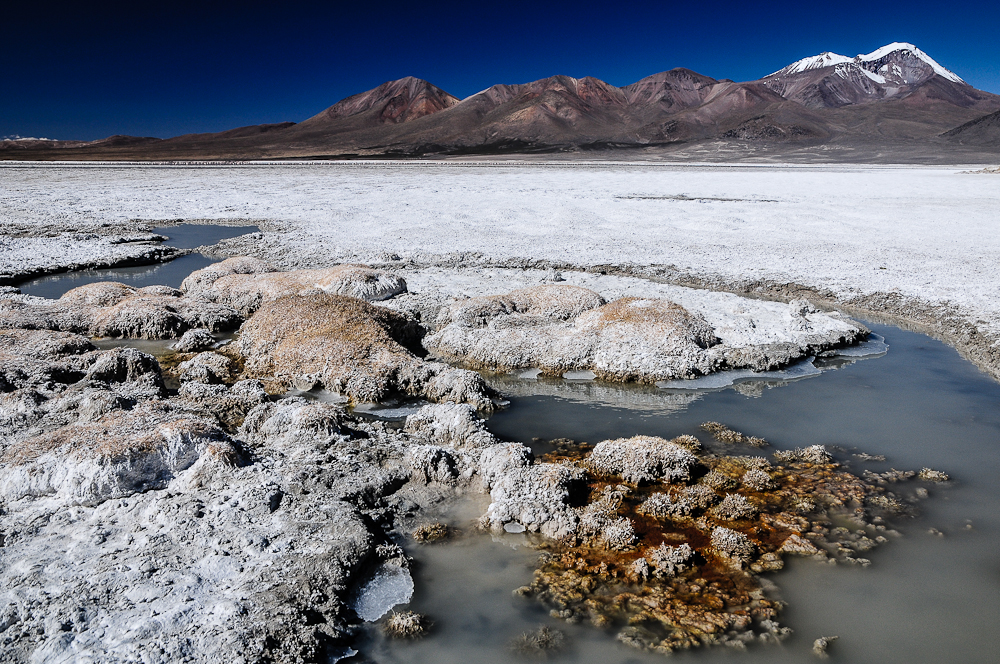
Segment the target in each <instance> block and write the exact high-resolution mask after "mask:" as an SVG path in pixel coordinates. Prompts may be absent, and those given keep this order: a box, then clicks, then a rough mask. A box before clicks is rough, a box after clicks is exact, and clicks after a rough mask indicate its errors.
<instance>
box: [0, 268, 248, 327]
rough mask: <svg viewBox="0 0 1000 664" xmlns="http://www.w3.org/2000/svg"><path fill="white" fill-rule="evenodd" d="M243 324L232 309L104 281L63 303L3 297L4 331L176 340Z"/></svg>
mask: <svg viewBox="0 0 1000 664" xmlns="http://www.w3.org/2000/svg"><path fill="white" fill-rule="evenodd" d="M240 322H241V318H240V316H239V315H238V314H237V313H236V312H235V311H234V310H233V309H231V308H230V307H228V306H225V305H221V304H216V303H214V302H210V301H209V300H206V299H203V298H191V297H185V296H184V294H183V293H181V291H179V290H176V289H174V288H167V287H165V286H147V287H145V288H133V287H132V286H127V285H125V284H120V283H115V282H108V281H105V282H97V283H93V284H87V285H85V286H80V287H78V288H74V289H72V290H70V291H67V292H66V293H65V294H64V295H63V296H62V297H61V298H59V299H58V300H49V299H46V298H40V297H32V296H28V295H21V294H17V293H8V294H3V295H0V328H7V329H12V328H21V329H33V330H61V331H64V332H76V333H80V334H89V335H91V336H98V337H129V338H133V339H171V338H176V337H179V336H181V335H182V334H184V333H185V332H186V331H188V330H190V329H193V328H204V329H207V330H210V331H212V332H221V331H226V330H232V329H235V328H236V327H238V326H239V324H240Z"/></svg>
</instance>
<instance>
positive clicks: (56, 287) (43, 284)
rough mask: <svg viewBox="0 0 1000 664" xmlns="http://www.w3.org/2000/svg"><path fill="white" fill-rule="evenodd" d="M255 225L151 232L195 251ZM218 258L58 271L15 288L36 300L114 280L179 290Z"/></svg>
mask: <svg viewBox="0 0 1000 664" xmlns="http://www.w3.org/2000/svg"><path fill="white" fill-rule="evenodd" d="M259 231H260V229H259V228H258V227H257V226H220V225H217V224H205V225H202V224H180V225H178V226H168V227H163V228H153V229H151V232H152V233H156V234H159V235H165V236H166V237H167V238H168V239H167V240H166V241H164V242H163V244H164V245H166V246H170V247H177V248H179V249H194V248H196V247H201V246H208V245H213V244H216V243H218V242H219V241H221V240H225V239H228V238H234V237H240V236H241V235H247V234H248V233H256V232H259ZM219 260H220V259H219V258H218V257H214V256H208V255H206V254H200V253H193V254H185V255H184V256H180V257H178V258H175V259H173V260H172V261H168V262H166V263H156V264H153V265H136V266H131V267H112V268H106V269H101V270H80V271H76V272H61V273H59V274H50V275H47V276H44V277H38V278H37V279H30V280H28V281H25V282H23V283H21V284H19V285H18V288H20V289H21V292H22V293H25V294H27V295H34V296H36V297H47V298H50V299H57V298H60V297H62V295H63V294H64V293H65V292H66V291H69V290H72V289H74V288H77V287H79V286H85V285H87V284H93V283H97V282H99V281H117V282H121V283H123V284H128V285H129V286H134V287H135V288H143V287H145V286H170V287H171V288H180V285H181V282H182V281H184V279H185V277H187V276H188V275H189V274H191V273H192V272H194V271H195V270H201V269H202V268H206V267H208V266H209V265H211V264H213V263H218V262H219Z"/></svg>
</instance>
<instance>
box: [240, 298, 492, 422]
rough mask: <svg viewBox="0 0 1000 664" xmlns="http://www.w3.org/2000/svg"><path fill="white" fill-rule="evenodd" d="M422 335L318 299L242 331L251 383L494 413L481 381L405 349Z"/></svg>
mask: <svg viewBox="0 0 1000 664" xmlns="http://www.w3.org/2000/svg"><path fill="white" fill-rule="evenodd" d="M418 335H419V328H418V327H417V325H416V322H415V321H414V320H413V319H412V318H410V317H408V316H405V315H403V314H399V313H396V312H395V311H392V310H389V309H385V308H383V307H377V306H374V305H372V304H369V303H368V302H365V301H363V300H359V299H357V298H353V297H347V296H343V295H329V294H326V293H316V294H314V295H307V296H300V295H294V296H286V297H282V298H279V299H277V300H273V301H269V302H265V303H264V304H263V306H262V307H261V308H260V310H258V311H257V313H255V314H254V315H253V316H252V317H251V318H250V319H249V320H247V322H246V323H245V324H244V325H243V328H242V331H241V335H240V341H239V349H240V352H241V353H242V354H243V356H244V357H245V371H246V374H247V376H249V377H255V378H272V379H277V380H278V381H282V382H284V383H287V384H293V385H305V386H312V385H315V384H320V385H323V386H324V387H325V388H327V389H328V390H333V391H336V392H339V393H341V394H344V395H346V396H348V397H349V398H351V399H352V400H354V401H368V402H374V401H381V400H384V399H385V398H386V397H388V396H390V395H391V394H394V393H402V394H407V395H411V396H422V397H425V398H427V399H428V400H431V401H455V402H465V403H470V404H472V405H474V406H475V407H476V408H479V409H481V410H492V408H493V403H492V401H491V400H490V397H489V393H490V390H489V388H487V386H486V384H485V383H484V382H483V380H482V378H481V377H480V376H479V375H478V374H476V373H474V372H471V371H466V370H463V369H453V368H451V367H449V366H447V365H445V364H442V363H439V362H426V361H424V360H421V359H419V358H417V357H416V356H415V355H413V353H412V352H410V351H409V350H408V349H407V346H409V347H413V346H415V345H416V344H417V340H418Z"/></svg>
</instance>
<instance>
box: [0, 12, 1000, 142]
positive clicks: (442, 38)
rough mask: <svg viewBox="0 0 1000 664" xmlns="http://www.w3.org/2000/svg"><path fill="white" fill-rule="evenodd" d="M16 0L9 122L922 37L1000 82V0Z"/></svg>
mask: <svg viewBox="0 0 1000 664" xmlns="http://www.w3.org/2000/svg"><path fill="white" fill-rule="evenodd" d="M11 4H13V3H8V4H7V5H6V6H5V8H4V10H3V11H2V12H0V85H2V87H0V137H4V136H33V137H45V138H58V139H80V140H93V139H97V138H104V137H106V136H110V135H113V134H127V135H133V136H157V137H163V138H165V137H168V136H176V135H180V134H186V133H193V132H212V131H222V130H225V129H231V128H233V127H239V126H244V125H251V124H261V123H268V122H284V121H293V122H298V121H301V120H304V119H306V118H308V117H310V116H312V115H315V114H316V113H318V112H320V111H321V110H323V109H324V108H326V107H328V106H330V105H332V104H334V103H335V102H337V101H338V100H340V99H342V98H344V97H347V96H350V95H352V94H355V93H358V92H363V91H365V90H369V89H371V88H374V87H376V86H378V85H379V84H381V83H383V82H385V81H388V80H393V79H397V78H402V77H404V76H416V77H418V78H423V79H426V80H428V81H430V82H431V83H433V84H434V85H437V86H438V87H440V88H443V89H444V90H446V91H448V92H450V93H451V94H453V95H455V96H457V97H460V98H464V97H467V96H469V95H471V94H475V93H476V92H478V91H480V90H482V89H485V88H487V87H489V86H490V85H493V84H495V83H524V82H528V81H533V80H537V79H540V78H545V77H547V76H552V75H555V74H566V75H569V76H574V77H578V78H579V77H583V76H595V77H597V78H600V79H603V80H605V81H607V82H609V83H611V84H613V85H618V86H622V85H627V84H629V83H633V82H635V81H637V80H639V79H640V78H643V77H645V76H648V75H650V74H654V73H656V72H660V71H665V70H668V69H673V68H674V67H686V68H688V69H693V70H695V71H697V72H699V73H701V74H705V75H707V76H712V77H714V78H730V79H734V80H753V79H757V78H760V77H762V76H764V75H766V74H769V73H771V72H772V71H775V70H777V69H780V68H781V67H783V66H785V65H786V64H789V63H791V62H793V61H795V60H798V59H800V58H803V57H806V56H810V55H816V54H818V53H821V52H823V51H833V52H836V53H840V54H842V55H848V56H853V55H856V54H858V53H868V52H870V51H873V50H875V49H876V48H878V47H879V46H882V45H884V44H887V43H890V42H894V41H904V42H911V43H913V44H915V45H917V46H918V47H920V48H921V49H922V50H924V51H925V52H927V53H928V54H929V55H930V56H931V57H933V58H934V59H936V60H937V61H938V62H940V63H941V64H942V65H944V66H945V67H947V68H949V69H951V70H952V71H954V72H955V73H957V74H958V75H959V76H961V77H962V78H964V79H965V80H966V81H967V82H968V83H970V84H971V85H973V86H975V87H977V88H979V89H981V90H986V91H989V92H994V93H998V94H1000V49H998V44H1000V2H996V0H992V1H989V2H960V1H956V2H951V3H943V2H925V1H924V0H909V2H907V3H900V4H889V3H854V2H850V3H849V2H843V3H834V2H819V3H810V2H801V1H800V2H770V3H749V2H727V1H716V2H687V3H679V2H669V1H661V2H624V1H622V2H615V3H611V2H602V3H593V4H589V3H587V2H574V3H547V2H544V1H543V0H534V1H531V2H522V1H521V0H508V1H506V2H475V1H469V0H466V2H461V3H457V2H456V3H449V2H441V3H427V2H423V3H422V2H417V1H414V0H410V1H409V2H394V1H393V0H381V1H379V2H352V3H350V4H349V5H348V4H342V3H337V2H324V3H308V2H307V3H301V2H293V1H291V0H289V1H287V2H283V3H259V2H253V1H252V0H247V1H245V2H242V3H239V4H238V3H225V4H216V3H212V2H208V1H205V2H197V3H189V2H184V1H183V0H178V1H175V2H163V1H158V0H147V1H146V2H142V3H136V2H131V3H120V4H119V3H114V2H106V3H80V2H78V3H74V4H73V5H67V4H64V3H53V2H46V1H45V0H35V1H34V2H28V1H27V0H21V1H20V2H18V5H20V6H14V7H12V6H10V5H11Z"/></svg>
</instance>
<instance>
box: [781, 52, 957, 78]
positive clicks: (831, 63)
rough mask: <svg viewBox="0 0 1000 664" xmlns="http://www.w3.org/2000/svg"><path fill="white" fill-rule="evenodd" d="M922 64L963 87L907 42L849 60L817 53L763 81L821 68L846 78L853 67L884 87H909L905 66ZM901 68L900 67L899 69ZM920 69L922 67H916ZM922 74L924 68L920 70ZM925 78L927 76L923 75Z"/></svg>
mask: <svg viewBox="0 0 1000 664" xmlns="http://www.w3.org/2000/svg"><path fill="white" fill-rule="evenodd" d="M914 60H916V61H918V62H921V63H923V65H926V66H927V67H930V69H931V70H932V71H933V72H934V73H935V74H937V75H939V76H942V77H943V78H946V79H948V80H949V81H952V82H954V83H965V81H963V80H962V79H961V78H959V76H958V75H957V74H955V73H954V72H952V71H949V70H948V69H945V68H944V67H942V66H941V65H940V64H938V62H937V61H936V60H934V58H932V57H931V56H929V55H927V54H926V53H924V52H923V51H921V50H920V49H919V48H917V47H916V46H914V45H913V44H909V43H907V42H893V43H891V44H886V45H885V46H883V47H882V48H879V49H876V50H874V51H872V52H871V53H868V54H864V55H857V56H855V57H853V58H849V57H847V56H845V55H838V54H837V53H830V52H829V51H828V52H826V53H821V54H820V55H814V56H811V57H808V58H802V59H801V60H797V61H795V62H793V63H792V64H790V65H788V66H787V67H784V68H782V69H779V70H778V71H776V72H774V73H773V74H768V75H767V76H765V77H764V78H771V77H774V76H790V75H793V74H800V73H802V72H805V71H810V70H812V69H822V68H824V67H837V69H836V70H835V71H836V73H837V74H838V75H840V76H841V77H842V78H847V75H848V72H850V71H851V70H852V69H854V68H855V67H856V68H857V69H859V70H860V71H861V72H863V73H864V74H865V75H866V76H868V78H870V79H871V80H873V81H875V82H877V83H880V84H884V83H886V82H887V81H892V82H893V83H896V84H899V83H912V82H914V81H911V80H909V79H910V78H911V76H912V72H909V71H907V70H910V69H912V67H911V66H908V65H909V64H912V63H913V61H914ZM901 65H902V66H901ZM918 67H922V65H918ZM924 71H926V68H924ZM925 77H927V74H925Z"/></svg>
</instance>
